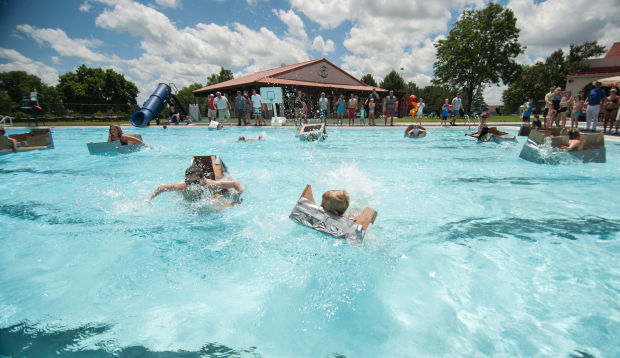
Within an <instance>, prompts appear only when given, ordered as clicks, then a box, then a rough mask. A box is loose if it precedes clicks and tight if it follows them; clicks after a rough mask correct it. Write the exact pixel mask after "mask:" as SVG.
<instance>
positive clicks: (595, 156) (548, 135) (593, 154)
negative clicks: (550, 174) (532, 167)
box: [519, 128, 607, 164]
mask: <svg viewBox="0 0 620 358" xmlns="http://www.w3.org/2000/svg"><path fill="white" fill-rule="evenodd" d="M558 129H559V128H558ZM552 133H553V131H547V130H540V131H538V130H535V129H533V130H531V131H530V134H529V136H528V138H527V142H525V144H524V145H523V149H521V154H519V157H521V158H523V159H525V160H528V161H530V162H534V163H539V164H559V163H561V162H563V161H570V160H574V159H577V160H579V161H581V162H584V163H605V162H606V161H607V159H606V152H605V136H604V135H603V133H590V134H584V133H581V141H582V142H583V149H581V150H574V151H570V152H569V151H567V150H565V149H560V146H561V145H567V144H568V136H564V135H559V136H552Z"/></svg>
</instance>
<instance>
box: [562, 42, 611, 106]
mask: <svg viewBox="0 0 620 358" xmlns="http://www.w3.org/2000/svg"><path fill="white" fill-rule="evenodd" d="M585 63H586V64H587V65H589V66H590V68H588V69H587V70H583V71H580V72H572V73H569V74H567V75H566V89H567V90H570V91H571V92H572V93H573V94H577V93H579V91H581V90H582V89H584V88H586V87H588V85H590V86H592V82H593V81H595V80H600V79H602V78H606V77H612V76H618V75H620V42H616V43H614V44H613V46H611V48H610V49H609V51H607V54H606V55H605V57H603V58H596V59H590V60H585Z"/></svg>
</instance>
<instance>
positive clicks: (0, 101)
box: [0, 91, 17, 114]
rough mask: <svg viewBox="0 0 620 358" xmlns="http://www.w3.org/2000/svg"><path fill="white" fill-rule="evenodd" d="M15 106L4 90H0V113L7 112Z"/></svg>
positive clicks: (11, 110)
mask: <svg viewBox="0 0 620 358" xmlns="http://www.w3.org/2000/svg"><path fill="white" fill-rule="evenodd" d="M15 108H17V103H15V102H13V101H12V100H11V96H9V95H8V94H7V93H6V92H4V91H0V114H9V113H11V112H13V110H14V109H15Z"/></svg>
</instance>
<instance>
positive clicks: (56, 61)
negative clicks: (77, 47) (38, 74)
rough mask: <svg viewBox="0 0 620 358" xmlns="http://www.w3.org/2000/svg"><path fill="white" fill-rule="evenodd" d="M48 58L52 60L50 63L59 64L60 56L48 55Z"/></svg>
mask: <svg viewBox="0 0 620 358" xmlns="http://www.w3.org/2000/svg"><path fill="white" fill-rule="evenodd" d="M50 59H51V60H52V63H53V64H55V65H59V64H60V58H59V57H58V56H52V57H50Z"/></svg>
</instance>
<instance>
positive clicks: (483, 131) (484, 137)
mask: <svg viewBox="0 0 620 358" xmlns="http://www.w3.org/2000/svg"><path fill="white" fill-rule="evenodd" d="M488 134H489V127H487V125H486V123H485V124H484V125H483V126H482V127H481V128H480V130H479V131H477V132H475V133H467V134H465V135H466V136H469V137H474V138H477V139H478V140H479V141H481V142H488V141H490V140H491V137H490V136H489V135H488Z"/></svg>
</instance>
